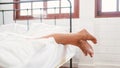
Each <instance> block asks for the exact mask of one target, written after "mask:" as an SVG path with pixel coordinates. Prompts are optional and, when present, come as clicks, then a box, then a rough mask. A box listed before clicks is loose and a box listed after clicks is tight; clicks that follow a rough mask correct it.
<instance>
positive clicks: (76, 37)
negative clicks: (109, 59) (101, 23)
mask: <svg viewBox="0 0 120 68" xmlns="http://www.w3.org/2000/svg"><path fill="white" fill-rule="evenodd" d="M49 37H54V39H55V41H56V42H57V43H58V44H63V45H67V44H72V45H75V46H77V47H79V48H80V49H81V50H82V52H83V53H84V54H85V55H86V56H87V55H90V56H91V57H93V54H94V51H93V48H92V46H91V45H90V44H89V43H88V42H87V41H88V40H90V41H92V42H93V43H94V44H96V43H97V39H96V38H95V37H94V36H92V35H91V34H90V33H89V32H88V31H87V30H85V29H83V30H81V31H80V32H77V33H68V34H61V33H56V34H50V35H47V36H44V37H41V38H49Z"/></svg>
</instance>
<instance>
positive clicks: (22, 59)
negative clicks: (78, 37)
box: [0, 23, 78, 68]
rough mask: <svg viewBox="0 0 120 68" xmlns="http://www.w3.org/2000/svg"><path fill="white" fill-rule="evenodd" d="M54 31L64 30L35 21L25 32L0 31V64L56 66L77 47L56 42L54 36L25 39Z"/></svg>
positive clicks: (36, 67) (32, 67) (7, 66)
mask: <svg viewBox="0 0 120 68" xmlns="http://www.w3.org/2000/svg"><path fill="white" fill-rule="evenodd" d="M17 26H19V25H17ZM40 26H42V27H40ZM22 27H23V26H22ZM45 27H46V28H45ZM43 28H44V29H43ZM12 29H13V28H12ZM56 32H57V33H65V32H66V30H64V28H62V29H61V27H57V26H51V25H46V24H40V23H39V24H38V23H37V24H34V25H33V26H32V27H31V29H30V30H29V31H27V32H26V31H25V32H24V31H23V32H21V33H20V32H15V31H9V30H8V31H4V32H2V33H0V37H1V38H0V44H2V45H0V48H1V49H0V52H1V54H0V61H1V62H0V66H3V68H49V67H51V68H58V67H59V66H61V65H62V64H64V63H65V62H67V61H68V60H70V58H72V57H73V56H74V55H75V53H76V50H77V49H78V48H77V47H75V46H72V45H67V46H64V45H62V44H57V43H56V42H55V40H54V38H49V39H39V40H29V41H28V39H27V40H26V37H27V38H28V37H29V38H31V37H41V36H44V35H48V34H51V33H56ZM6 42H7V43H6ZM6 56H9V57H6ZM1 68H2V67H1Z"/></svg>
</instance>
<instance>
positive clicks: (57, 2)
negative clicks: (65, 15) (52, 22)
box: [47, 1, 59, 14]
mask: <svg viewBox="0 0 120 68" xmlns="http://www.w3.org/2000/svg"><path fill="white" fill-rule="evenodd" d="M47 7H48V8H53V7H59V1H49V2H47ZM47 11H48V14H51V13H54V14H55V13H59V8H56V9H47Z"/></svg>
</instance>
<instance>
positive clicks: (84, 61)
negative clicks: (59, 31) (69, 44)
mask: <svg viewBox="0 0 120 68" xmlns="http://www.w3.org/2000/svg"><path fill="white" fill-rule="evenodd" d="M6 1H8V0H6ZM94 11H95V0H80V18H79V19H74V20H73V32H77V31H79V30H81V29H82V28H86V29H87V30H88V31H89V32H91V33H92V34H93V35H95V36H96V37H97V39H98V44H96V45H94V44H92V45H93V46H94V51H95V55H94V57H93V58H90V57H85V56H84V55H83V54H82V52H81V51H80V50H78V52H77V54H76V56H75V58H74V59H73V63H75V65H78V67H79V68H88V67H89V68H110V66H111V67H112V68H120V66H119V64H120V58H119V57H120V44H119V43H120V30H119V29H120V17H114V18H95V17H94V16H95V14H94V13H95V12H94ZM7 15H8V16H9V18H7V19H6V21H9V22H10V21H11V22H13V19H12V18H11V16H12V13H11V14H10V13H9V14H7ZM0 16H1V15H0ZM0 21H1V20H0ZM50 21H52V20H50ZM67 21H68V20H65V19H63V20H57V22H60V23H57V24H58V25H61V24H62V25H67V24H66V22H67ZM19 22H21V21H19ZM49 24H50V23H49ZM76 63H77V64H76Z"/></svg>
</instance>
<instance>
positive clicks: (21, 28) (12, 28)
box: [0, 23, 27, 34]
mask: <svg viewBox="0 0 120 68" xmlns="http://www.w3.org/2000/svg"><path fill="white" fill-rule="evenodd" d="M4 31H8V32H14V33H21V34H22V33H24V32H26V31H27V26H25V25H22V24H17V23H11V24H5V25H1V26H0V32H4Z"/></svg>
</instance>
